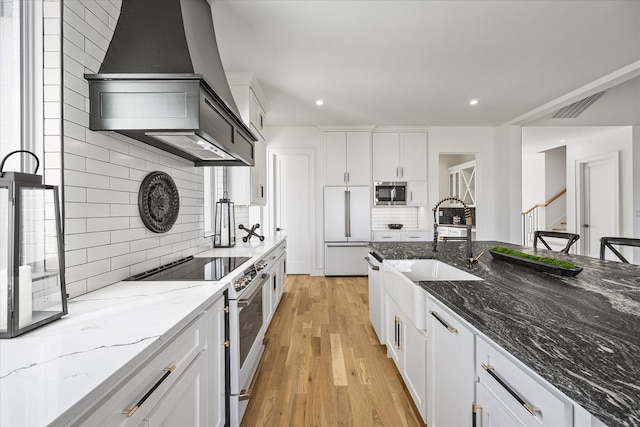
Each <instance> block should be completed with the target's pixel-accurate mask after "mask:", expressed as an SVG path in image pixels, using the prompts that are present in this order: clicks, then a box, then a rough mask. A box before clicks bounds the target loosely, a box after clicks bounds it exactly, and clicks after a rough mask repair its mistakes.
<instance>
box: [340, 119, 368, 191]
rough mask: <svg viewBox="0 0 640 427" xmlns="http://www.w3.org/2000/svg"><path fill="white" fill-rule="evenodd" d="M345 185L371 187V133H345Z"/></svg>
mask: <svg viewBox="0 0 640 427" xmlns="http://www.w3.org/2000/svg"><path fill="white" fill-rule="evenodd" d="M346 172H347V185H371V133H370V132H348V133H347V165H346Z"/></svg>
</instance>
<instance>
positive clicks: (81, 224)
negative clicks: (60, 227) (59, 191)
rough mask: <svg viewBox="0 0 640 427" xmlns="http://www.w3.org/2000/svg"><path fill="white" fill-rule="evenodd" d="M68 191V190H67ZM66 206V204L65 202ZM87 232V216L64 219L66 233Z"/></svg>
mask: <svg viewBox="0 0 640 427" xmlns="http://www.w3.org/2000/svg"><path fill="white" fill-rule="evenodd" d="M65 191H66V190H65ZM65 207H66V204H65ZM86 232H87V220H86V218H65V220H64V234H65V236H66V235H69V234H79V233H86Z"/></svg>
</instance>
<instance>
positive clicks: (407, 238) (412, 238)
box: [400, 231, 429, 242]
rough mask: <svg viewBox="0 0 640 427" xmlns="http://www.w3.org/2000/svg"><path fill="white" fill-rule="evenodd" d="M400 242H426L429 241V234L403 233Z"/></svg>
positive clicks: (417, 232) (425, 232) (421, 232)
mask: <svg viewBox="0 0 640 427" xmlns="http://www.w3.org/2000/svg"><path fill="white" fill-rule="evenodd" d="M400 234H401V235H402V241H404V242H427V241H429V232H427V231H403V232H402V233H400Z"/></svg>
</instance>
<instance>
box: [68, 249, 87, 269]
mask: <svg viewBox="0 0 640 427" xmlns="http://www.w3.org/2000/svg"><path fill="white" fill-rule="evenodd" d="M86 262H87V250H86V249H78V250H75V251H66V252H65V253H64V264H65V266H66V267H73V266H75V265H80V264H85V263H86Z"/></svg>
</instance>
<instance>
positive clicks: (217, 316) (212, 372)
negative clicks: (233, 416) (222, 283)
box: [206, 297, 227, 427]
mask: <svg viewBox="0 0 640 427" xmlns="http://www.w3.org/2000/svg"><path fill="white" fill-rule="evenodd" d="M225 315H226V313H225V301H224V297H221V298H220V299H218V300H217V301H216V302H215V303H214V304H213V306H212V307H211V308H210V309H209V310H207V320H208V328H209V329H208V333H207V351H206V355H207V358H208V361H207V364H208V368H207V369H208V372H207V375H208V381H209V389H208V395H209V398H208V400H207V408H208V414H207V418H208V419H209V425H210V426H215V427H223V426H224V424H225V422H226V414H225V404H226V390H225V381H224V378H225V377H226V358H225V352H226V351H227V347H226V346H225V340H226V337H225Z"/></svg>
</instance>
